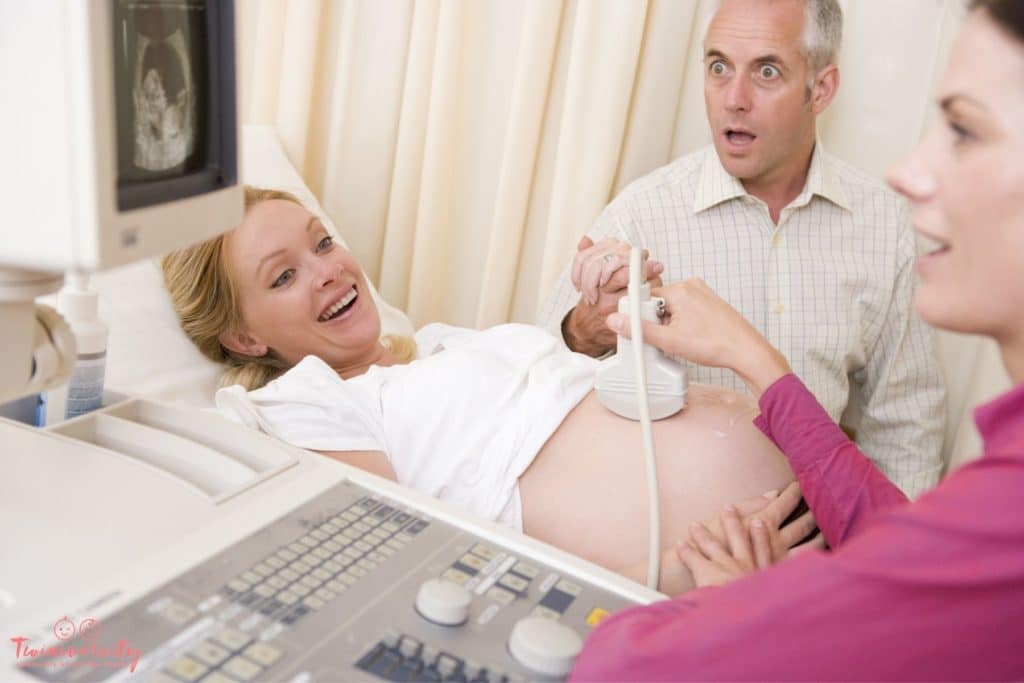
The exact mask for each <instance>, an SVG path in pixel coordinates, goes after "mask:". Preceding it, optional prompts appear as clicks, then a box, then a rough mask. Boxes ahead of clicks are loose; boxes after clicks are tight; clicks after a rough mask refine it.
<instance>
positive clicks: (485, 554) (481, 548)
mask: <svg viewBox="0 0 1024 683" xmlns="http://www.w3.org/2000/svg"><path fill="white" fill-rule="evenodd" d="M473 552H474V553H476V554H477V555H479V556H480V557H482V558H484V559H485V560H493V559H494V556H495V555H497V554H498V553H497V552H496V551H495V550H493V549H492V548H488V547H487V546H485V545H484V544H483V543H477V544H476V545H475V546H473Z"/></svg>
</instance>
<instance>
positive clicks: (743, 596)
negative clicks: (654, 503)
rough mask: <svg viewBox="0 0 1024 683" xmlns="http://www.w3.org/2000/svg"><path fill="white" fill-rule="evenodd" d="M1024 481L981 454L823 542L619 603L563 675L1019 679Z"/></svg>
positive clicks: (1022, 665) (1023, 668) (1013, 469)
mask: <svg viewBox="0 0 1024 683" xmlns="http://www.w3.org/2000/svg"><path fill="white" fill-rule="evenodd" d="M1022 487H1024V458H1021V457H1018V456H1014V457H1012V458H1011V457H1007V458H1003V459H1001V461H997V460H995V459H987V458H986V459H983V460H982V461H979V462H977V463H971V464H969V465H966V466H965V467H963V468H961V469H960V470H958V471H957V472H955V473H954V474H953V475H951V476H950V477H949V478H947V480H946V481H945V482H944V483H943V484H942V485H940V486H939V488H938V489H936V490H934V491H932V492H930V493H927V494H925V495H924V496H923V497H922V498H921V499H920V500H919V501H917V502H916V503H914V504H913V505H899V506H891V507H890V509H889V510H888V511H886V512H879V513H878V514H876V515H874V523H873V524H871V526H870V528H868V529H864V530H861V531H859V532H858V533H857V535H856V536H855V537H854V538H852V539H850V540H849V541H848V542H847V543H845V544H843V546H842V547H841V548H839V549H838V550H836V551H834V552H832V553H830V554H826V553H824V552H821V551H807V552H805V553H803V554H802V555H799V556H797V557H794V558H792V559H790V560H787V561H785V562H783V563H781V564H779V565H777V566H775V567H772V568H771V569H768V570H765V571H763V572H759V573H756V574H752V575H750V576H747V577H745V578H743V579H741V580H739V581H736V582H734V583H732V584H729V585H728V586H725V587H724V588H702V589H699V590H696V591H692V592H690V593H687V594H685V595H683V596H681V597H679V598H677V599H675V600H671V601H665V602H659V603H655V604H652V605H647V606H644V607H635V608H632V609H629V610H625V611H622V612H619V613H616V614H615V615H613V616H611V617H609V618H608V619H606V620H605V622H604V623H602V624H601V625H600V626H599V627H598V628H597V629H595V630H594V632H593V633H591V634H590V637H589V638H588V639H587V641H586V644H585V646H584V649H583V652H582V653H581V654H580V656H579V657H578V658H577V661H576V667H575V669H574V670H573V674H572V679H573V680H578V681H654V680H672V681H684V680H696V681H741V680H758V681H797V680H810V681H815V680H816V681H822V680H890V681H891V680H1024V656H1021V654H1020V652H1021V636H1020V632H1021V631H1020V624H1021V623H1022V622H1024V553H1022V552H1021V551H1020V549H1021V548H1022V547H1024V516H1021V515H1020V514H1019V512H1020V490H1021V489H1022ZM863 507H864V508H865V509H866V508H870V505H867V504H864V505H863ZM860 509H861V508H859V507H858V508H855V511H856V510H860Z"/></svg>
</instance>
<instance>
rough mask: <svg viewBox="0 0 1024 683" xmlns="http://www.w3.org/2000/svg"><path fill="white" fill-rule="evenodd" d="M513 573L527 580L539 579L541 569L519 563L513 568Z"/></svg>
mask: <svg viewBox="0 0 1024 683" xmlns="http://www.w3.org/2000/svg"><path fill="white" fill-rule="evenodd" d="M512 571H514V572H515V573H516V574H519V576H522V577H525V578H527V579H535V578H537V575H538V574H540V570H539V569H537V568H536V567H534V566H533V565H532V564H527V563H526V562H519V563H517V564H516V566H514V567H512Z"/></svg>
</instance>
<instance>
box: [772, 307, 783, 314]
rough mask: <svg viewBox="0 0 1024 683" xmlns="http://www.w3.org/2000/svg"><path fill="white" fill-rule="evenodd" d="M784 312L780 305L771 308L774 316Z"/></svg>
mask: <svg viewBox="0 0 1024 683" xmlns="http://www.w3.org/2000/svg"><path fill="white" fill-rule="evenodd" d="M785 310H786V307H785V306H783V305H782V304H775V305H774V306H772V313H775V314H776V315H779V314H781V313H782V312H783V311H785Z"/></svg>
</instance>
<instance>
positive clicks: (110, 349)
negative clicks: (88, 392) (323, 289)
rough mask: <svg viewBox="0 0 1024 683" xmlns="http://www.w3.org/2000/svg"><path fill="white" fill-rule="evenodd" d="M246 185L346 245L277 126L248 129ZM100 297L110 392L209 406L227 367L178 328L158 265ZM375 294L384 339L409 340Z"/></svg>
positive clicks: (108, 277) (100, 284) (100, 280)
mask: <svg viewBox="0 0 1024 683" xmlns="http://www.w3.org/2000/svg"><path fill="white" fill-rule="evenodd" d="M240 161H241V177H242V181H243V182H244V183H246V184H248V185H256V186H259V187H265V188H273V189H277V190H286V191H288V192H291V193H292V194H294V195H295V196H296V197H298V198H299V199H300V200H302V202H303V203H304V204H305V205H306V207H307V208H308V209H309V210H310V211H312V212H313V213H315V214H317V215H318V216H319V217H320V218H321V220H322V221H323V222H324V225H325V226H327V229H328V230H330V231H331V232H332V233H333V234H334V235H335V236H336V237H338V239H339V240H340V241H341V242H342V244H344V243H345V241H344V238H343V237H342V236H341V234H340V233H339V232H338V230H337V228H336V227H335V226H334V224H333V222H332V221H331V219H330V218H329V217H328V216H327V215H326V214H325V213H324V211H323V209H321V207H320V204H319V202H317V200H316V197H314V196H313V193H312V192H310V191H309V188H307V187H306V185H305V183H303V182H302V178H301V177H300V176H299V174H298V172H297V171H296V170H295V168H294V167H293V166H292V165H291V163H290V162H289V161H288V158H287V157H286V156H285V153H284V149H283V148H282V147H281V143H280V141H279V140H278V137H277V133H275V132H274V129H273V127H271V126H248V125H247V126H243V127H242V134H241V160H240ZM91 284H92V286H93V287H94V288H95V289H96V291H97V292H98V293H99V298H100V317H101V318H102V319H103V321H104V322H106V323H107V325H108V326H109V327H110V340H109V342H108V345H107V376H106V386H107V387H108V388H109V389H113V390H116V391H120V392H125V393H130V394H137V395H145V396H154V397H157V398H162V399H165V400H175V401H186V402H188V403H190V404H192V405H196V406H210V405H212V401H213V393H214V391H215V390H216V387H217V382H218V380H219V378H220V373H221V372H222V370H223V368H222V366H220V365H218V364H217V363H214V362H213V361H210V360H207V359H206V358H205V357H203V356H202V354H200V353H199V351H198V350H197V349H196V348H195V346H193V344H192V342H190V341H189V340H188V338H187V337H186V336H185V334H184V333H183V332H182V331H181V328H180V327H179V325H178V318H177V316H175V314H174V309H173V308H172V307H171V301H170V297H169V296H168V295H167V291H166V290H165V289H164V286H163V276H162V274H161V272H160V266H159V259H152V260H147V261H141V262H139V263H133V264H130V265H128V266H124V267H122V268H118V269H115V270H111V271H106V272H103V273H97V274H96V275H94V276H93V277H92V279H91ZM369 285H370V292H371V294H372V295H373V298H374V300H375V301H376V302H377V308H378V310H380V316H381V326H382V328H383V331H384V333H386V334H401V335H411V334H412V333H413V326H412V323H411V322H410V321H409V319H408V318H407V317H406V315H405V314H404V313H402V312H401V311H399V310H398V309H396V308H394V307H393V306H390V305H389V304H387V303H386V302H384V301H383V300H382V299H381V298H380V294H378V293H377V289H376V287H374V286H373V283H369Z"/></svg>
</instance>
